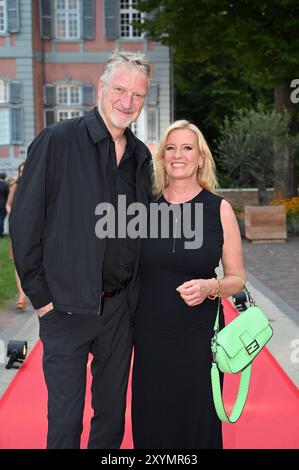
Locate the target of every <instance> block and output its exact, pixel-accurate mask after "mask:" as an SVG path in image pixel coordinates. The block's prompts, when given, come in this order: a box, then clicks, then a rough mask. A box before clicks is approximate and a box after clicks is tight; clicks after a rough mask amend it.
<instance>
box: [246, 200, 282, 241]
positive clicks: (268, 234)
mask: <svg viewBox="0 0 299 470" xmlns="http://www.w3.org/2000/svg"><path fill="white" fill-rule="evenodd" d="M244 218H245V237H246V238H248V240H252V241H253V242H260V243H265V242H272V243H273V242H284V241H285V239H286V238H287V223H286V210H285V206H245V207H244Z"/></svg>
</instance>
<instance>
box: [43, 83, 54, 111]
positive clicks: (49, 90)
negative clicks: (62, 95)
mask: <svg viewBox="0 0 299 470" xmlns="http://www.w3.org/2000/svg"><path fill="white" fill-rule="evenodd" d="M44 104H46V105H48V106H55V104H56V87H55V85H45V86H44Z"/></svg>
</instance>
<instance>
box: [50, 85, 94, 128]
mask: <svg viewBox="0 0 299 470" xmlns="http://www.w3.org/2000/svg"><path fill="white" fill-rule="evenodd" d="M44 105H45V108H44V122H45V126H50V125H51V124H53V123H54V122H57V121H64V120H65V119H71V118H75V117H79V116H83V114H84V112H85V111H87V110H88V109H90V106H93V105H94V85H93V84H92V83H79V82H72V83H71V84H70V83H59V84H55V83H52V84H50V83H49V84H47V85H45V87H44Z"/></svg>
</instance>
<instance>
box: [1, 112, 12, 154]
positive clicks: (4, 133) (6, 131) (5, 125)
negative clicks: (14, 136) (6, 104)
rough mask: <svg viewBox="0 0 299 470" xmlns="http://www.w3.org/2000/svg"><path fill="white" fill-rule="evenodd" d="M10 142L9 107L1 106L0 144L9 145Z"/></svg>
mask: <svg viewBox="0 0 299 470" xmlns="http://www.w3.org/2000/svg"><path fill="white" fill-rule="evenodd" d="M9 143H10V126H9V109H8V108H6V109H5V108H0V145H9Z"/></svg>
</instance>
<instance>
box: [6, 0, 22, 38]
mask: <svg viewBox="0 0 299 470" xmlns="http://www.w3.org/2000/svg"><path fill="white" fill-rule="evenodd" d="M7 20H8V28H7V29H8V32H9V33H18V32H19V23H20V22H19V0H7Z"/></svg>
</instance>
